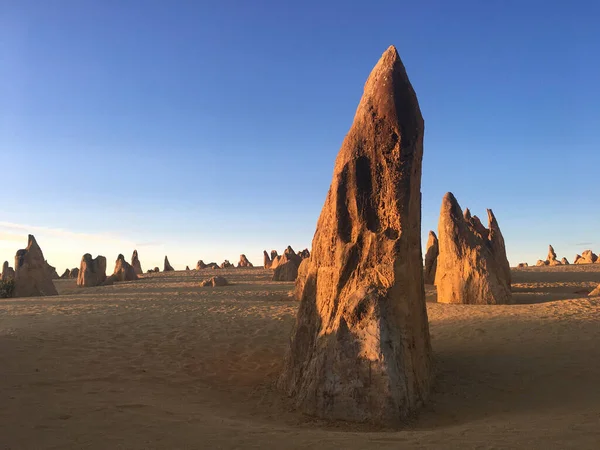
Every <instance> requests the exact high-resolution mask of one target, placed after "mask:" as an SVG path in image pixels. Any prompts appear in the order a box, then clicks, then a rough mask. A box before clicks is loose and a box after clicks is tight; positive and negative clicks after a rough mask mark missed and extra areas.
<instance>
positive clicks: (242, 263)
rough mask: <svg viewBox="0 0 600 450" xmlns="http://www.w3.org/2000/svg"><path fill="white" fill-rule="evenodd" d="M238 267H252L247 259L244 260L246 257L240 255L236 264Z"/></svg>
mask: <svg viewBox="0 0 600 450" xmlns="http://www.w3.org/2000/svg"><path fill="white" fill-rule="evenodd" d="M237 266H238V267H254V266H253V265H252V263H251V262H250V261H248V258H246V255H244V254H242V255H240V262H238V265H237Z"/></svg>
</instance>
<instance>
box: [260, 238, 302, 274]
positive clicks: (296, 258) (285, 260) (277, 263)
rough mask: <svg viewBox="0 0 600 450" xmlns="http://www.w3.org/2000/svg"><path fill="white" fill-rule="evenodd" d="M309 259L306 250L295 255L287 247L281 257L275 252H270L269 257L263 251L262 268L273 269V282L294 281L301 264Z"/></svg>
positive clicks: (289, 247) (291, 249)
mask: <svg viewBox="0 0 600 450" xmlns="http://www.w3.org/2000/svg"><path fill="white" fill-rule="evenodd" d="M309 257H310V252H309V251H308V249H304V250H302V251H301V252H299V253H296V252H295V251H294V249H293V248H292V247H291V246H290V245H288V246H287V248H286V249H285V250H284V251H283V255H278V254H277V250H271V256H270V257H269V254H268V253H267V251H266V250H264V251H263V267H264V268H265V269H273V281H294V280H296V278H297V277H298V269H299V268H300V265H301V264H302V262H303V261H304V260H306V259H308V258H309Z"/></svg>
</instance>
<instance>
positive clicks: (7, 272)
mask: <svg viewBox="0 0 600 450" xmlns="http://www.w3.org/2000/svg"><path fill="white" fill-rule="evenodd" d="M13 278H15V269H13V268H12V267H10V266H9V265H8V261H4V264H3V265H2V281H7V280H12V279H13Z"/></svg>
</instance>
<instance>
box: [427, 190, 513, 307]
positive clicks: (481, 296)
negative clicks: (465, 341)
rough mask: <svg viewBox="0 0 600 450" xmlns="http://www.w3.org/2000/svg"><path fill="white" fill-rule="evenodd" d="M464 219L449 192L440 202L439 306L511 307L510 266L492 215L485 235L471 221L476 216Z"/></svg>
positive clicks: (437, 273)
mask: <svg viewBox="0 0 600 450" xmlns="http://www.w3.org/2000/svg"><path fill="white" fill-rule="evenodd" d="M466 216H467V215H466V214H465V215H463V214H462V212H461V209H460V205H459V204H458V202H457V201H456V198H454V195H452V193H450V192H448V193H447V194H446V195H445V196H444V199H443V201H442V208H441V212H440V223H439V229H438V242H439V255H438V263H437V271H436V278H435V285H436V286H437V293H438V302H440V303H463V304H484V305H485V304H509V303H512V294H511V291H510V266H509V264H508V259H507V258H506V250H505V246H504V238H503V237H502V233H501V232H500V228H499V227H498V223H497V222H496V218H495V217H494V214H493V213H492V211H491V210H488V226H489V229H485V231H482V230H480V229H479V228H480V227H479V225H478V223H477V221H475V220H473V219H475V217H476V216H473V217H472V218H471V220H468V219H466V218H465V217H466ZM479 223H480V222H479ZM481 226H483V225H481Z"/></svg>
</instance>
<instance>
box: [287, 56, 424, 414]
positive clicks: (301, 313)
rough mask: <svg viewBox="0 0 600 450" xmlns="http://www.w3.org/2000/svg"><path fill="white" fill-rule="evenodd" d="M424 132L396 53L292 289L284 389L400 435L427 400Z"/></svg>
mask: <svg viewBox="0 0 600 450" xmlns="http://www.w3.org/2000/svg"><path fill="white" fill-rule="evenodd" d="M423 131H424V124H423V118H422V116H421V112H420V109H419V104H418V101H417V97H416V95H415V92H414V90H413V88H412V86H411V84H410V81H409V80H408V77H407V75H406V71H405V69H404V66H403V64H402V62H401V61H400V58H399V56H398V53H397V52H396V49H395V48H394V47H390V48H389V49H388V50H387V51H386V52H385V53H384V54H383V56H382V57H381V59H380V60H379V62H378V63H377V65H376V66H375V68H374V69H373V71H372V73H371V75H370V76H369V79H368V80H367V82H366V84H365V88H364V94H363V97H362V99H361V101H360V104H359V106H358V109H357V111H356V115H355V117H354V122H353V124H352V127H351V128H350V131H349V132H348V134H347V135H346V137H345V139H344V142H343V144H342V147H341V149H340V152H339V153H338V156H337V159H336V162H335V167H334V171H333V180H332V183H331V187H330V189H329V193H328V195H327V199H326V201H325V205H324V206H323V209H322V211H321V215H320V217H319V220H318V222H317V229H316V232H315V235H314V238H313V242H312V252H311V256H310V258H308V259H306V260H304V261H303V262H302V264H301V267H300V272H301V273H302V274H303V278H302V280H297V281H296V283H297V284H296V286H297V288H298V289H300V290H301V292H299V293H298V298H300V305H299V309H298V315H297V318H296V324H295V326H294V329H293V331H292V335H291V338H290V347H289V351H288V353H287V355H286V358H285V361H284V368H283V372H282V374H281V376H280V378H279V381H278V386H279V388H280V389H282V390H283V391H284V392H286V393H287V394H288V395H289V396H290V397H291V398H292V399H293V402H294V403H295V405H296V407H297V408H299V409H300V410H302V411H303V412H305V413H308V414H311V415H315V416H319V417H323V418H327V419H335V420H346V421H357V422H370V423H377V424H398V423H400V422H401V421H402V420H403V419H404V418H405V417H407V416H408V415H409V414H412V413H413V412H414V411H416V410H417V409H418V408H419V407H420V406H421V405H422V404H423V402H424V401H425V399H426V398H427V397H428V394H429V390H430V384H431V346H430V338H429V328H428V323H427V310H426V308H425V291H424V285H423V259H422V253H421V159H422V154H423Z"/></svg>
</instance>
